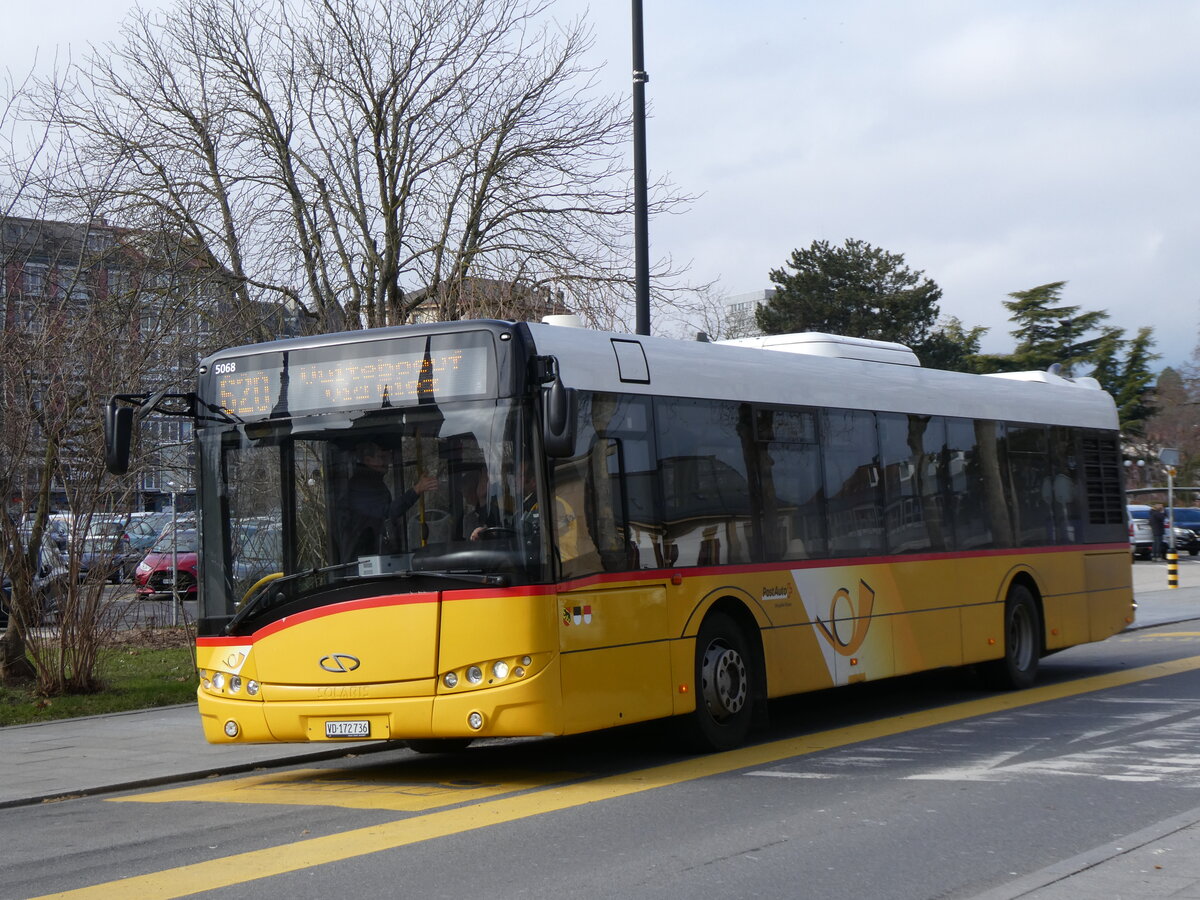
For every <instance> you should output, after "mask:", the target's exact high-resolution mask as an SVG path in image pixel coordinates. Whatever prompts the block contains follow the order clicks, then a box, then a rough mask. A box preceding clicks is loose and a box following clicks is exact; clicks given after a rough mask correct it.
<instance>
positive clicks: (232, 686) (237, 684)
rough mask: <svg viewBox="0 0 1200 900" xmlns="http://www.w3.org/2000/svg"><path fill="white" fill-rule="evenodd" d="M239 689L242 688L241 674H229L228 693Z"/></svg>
mask: <svg viewBox="0 0 1200 900" xmlns="http://www.w3.org/2000/svg"><path fill="white" fill-rule="evenodd" d="M241 689H242V676H241V675H230V676H229V693H231V694H236V693H237V692H238V691H240V690H241Z"/></svg>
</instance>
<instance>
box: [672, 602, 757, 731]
mask: <svg viewBox="0 0 1200 900" xmlns="http://www.w3.org/2000/svg"><path fill="white" fill-rule="evenodd" d="M695 666H696V667H695V685H696V686H695V691H696V709H695V711H694V712H693V713H692V714H691V715H690V716H689V717H688V720H687V727H686V730H685V737H686V738H687V741H688V744H689V745H690V746H691V748H692V749H694V750H698V751H700V752H709V751H712V750H717V751H720V750H732V749H734V748H735V747H740V746H741V745H742V744H744V743H745V742H746V736H747V735H748V734H749V733H750V724H751V720H752V719H753V716H754V700H755V698H756V697H757V696H758V693H759V692H758V690H757V685H756V684H755V680H756V679H757V672H758V668H757V666H756V665H755V660H754V656H753V654H752V653H751V650H750V642H749V640H747V638H746V634H745V631H744V630H743V629H742V627H741V626H740V625H738V623H737V622H735V621H734V620H733V619H732V618H730V617H729V616H728V615H726V614H725V613H723V612H711V613H709V614H708V616H707V617H705V619H704V622H703V623H702V624H701V625H700V633H699V634H697V635H696V664H695Z"/></svg>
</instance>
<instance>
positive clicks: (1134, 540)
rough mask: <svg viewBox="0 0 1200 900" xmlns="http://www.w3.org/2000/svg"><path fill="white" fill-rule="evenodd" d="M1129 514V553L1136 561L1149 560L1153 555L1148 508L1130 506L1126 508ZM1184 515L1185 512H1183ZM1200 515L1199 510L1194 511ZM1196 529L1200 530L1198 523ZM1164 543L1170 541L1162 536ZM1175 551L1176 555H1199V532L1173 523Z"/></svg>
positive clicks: (1177, 510)
mask: <svg viewBox="0 0 1200 900" xmlns="http://www.w3.org/2000/svg"><path fill="white" fill-rule="evenodd" d="M1127 509H1128V512H1129V545H1130V549H1131V552H1132V553H1133V555H1134V557H1136V558H1137V559H1150V558H1151V557H1152V556H1153V555H1154V553H1153V546H1154V537H1153V532H1152V531H1151V528H1150V507H1149V506H1146V505H1144V504H1137V503H1135V504H1130V505H1129V507H1127ZM1179 511H1180V508H1179V507H1176V509H1175V513H1176V515H1178V513H1179ZM1184 512H1185V513H1186V512H1187V510H1185V511H1184ZM1194 512H1196V513H1200V510H1194ZM1197 528H1198V529H1200V522H1198V523H1197ZM1164 542H1165V543H1168V544H1169V543H1170V539H1169V538H1168V537H1165V536H1164ZM1175 550H1176V552H1177V553H1185V552H1186V553H1188V554H1189V555H1191V556H1195V555H1196V554H1198V553H1200V531H1193V530H1192V529H1191V528H1188V527H1186V526H1184V525H1181V524H1180V523H1179V520H1178V519H1177V520H1176V523H1175Z"/></svg>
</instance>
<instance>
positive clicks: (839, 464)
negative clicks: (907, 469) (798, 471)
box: [821, 409, 884, 556]
mask: <svg viewBox="0 0 1200 900" xmlns="http://www.w3.org/2000/svg"><path fill="white" fill-rule="evenodd" d="M821 451H822V454H821V455H822V460H823V462H824V469H825V504H826V507H825V508H826V512H827V514H828V517H829V552H830V554H831V555H833V556H861V555H864V554H876V553H881V552H883V545H884V540H883V517H882V515H881V510H882V508H883V503H882V491H883V486H882V484H881V479H880V477H879V446H878V441H877V440H876V434H875V415H874V413H869V412H863V411H861V410H833V409H831V410H826V411H825V413H824V415H823V416H822V429H821Z"/></svg>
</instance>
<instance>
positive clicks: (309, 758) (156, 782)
mask: <svg viewBox="0 0 1200 900" xmlns="http://www.w3.org/2000/svg"><path fill="white" fill-rule="evenodd" d="M30 724H31V725H37V724H45V723H30ZM12 727H14V728H23V727H26V726H23V725H14V726H12ZM403 747H404V742H403V741H373V742H371V743H367V744H363V745H362V747H361V748H356V749H354V750H350V749H347V748H346V747H339V748H338V749H336V750H319V751H316V752H312V753H298V754H295V755H292V756H281V757H278V758H275V759H266V760H262V759H260V760H256V761H254V762H244V763H231V764H230V765H223V766H207V767H205V768H202V769H193V770H191V771H188V772H175V773H172V774H170V775H157V776H155V777H153V778H137V779H133V780H131V781H123V782H121V783H120V784H110V785H99V786H96V787H87V788H80V789H78V790H72V791H64V792H61V793H54V794H40V795H38V796H35V797H19V798H16V799H13V800H0V809H13V808H15V807H19V806H36V805H38V804H40V803H58V802H59V801H60V800H73V799H76V798H79V797H95V796H99V795H101V794H115V793H119V792H121V791H134V790H139V789H141V788H149V787H162V786H163V785H165V784H175V783H176V782H180V781H193V780H197V779H201V778H214V777H219V776H222V775H241V774H244V773H246V772H254V771H256V770H258V769H278V768H283V767H285V766H291V765H298V764H300V763H305V762H323V761H324V760H327V759H338V758H340V757H347V756H360V755H362V754H364V753H380V752H382V751H385V750H400V749H403Z"/></svg>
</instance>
